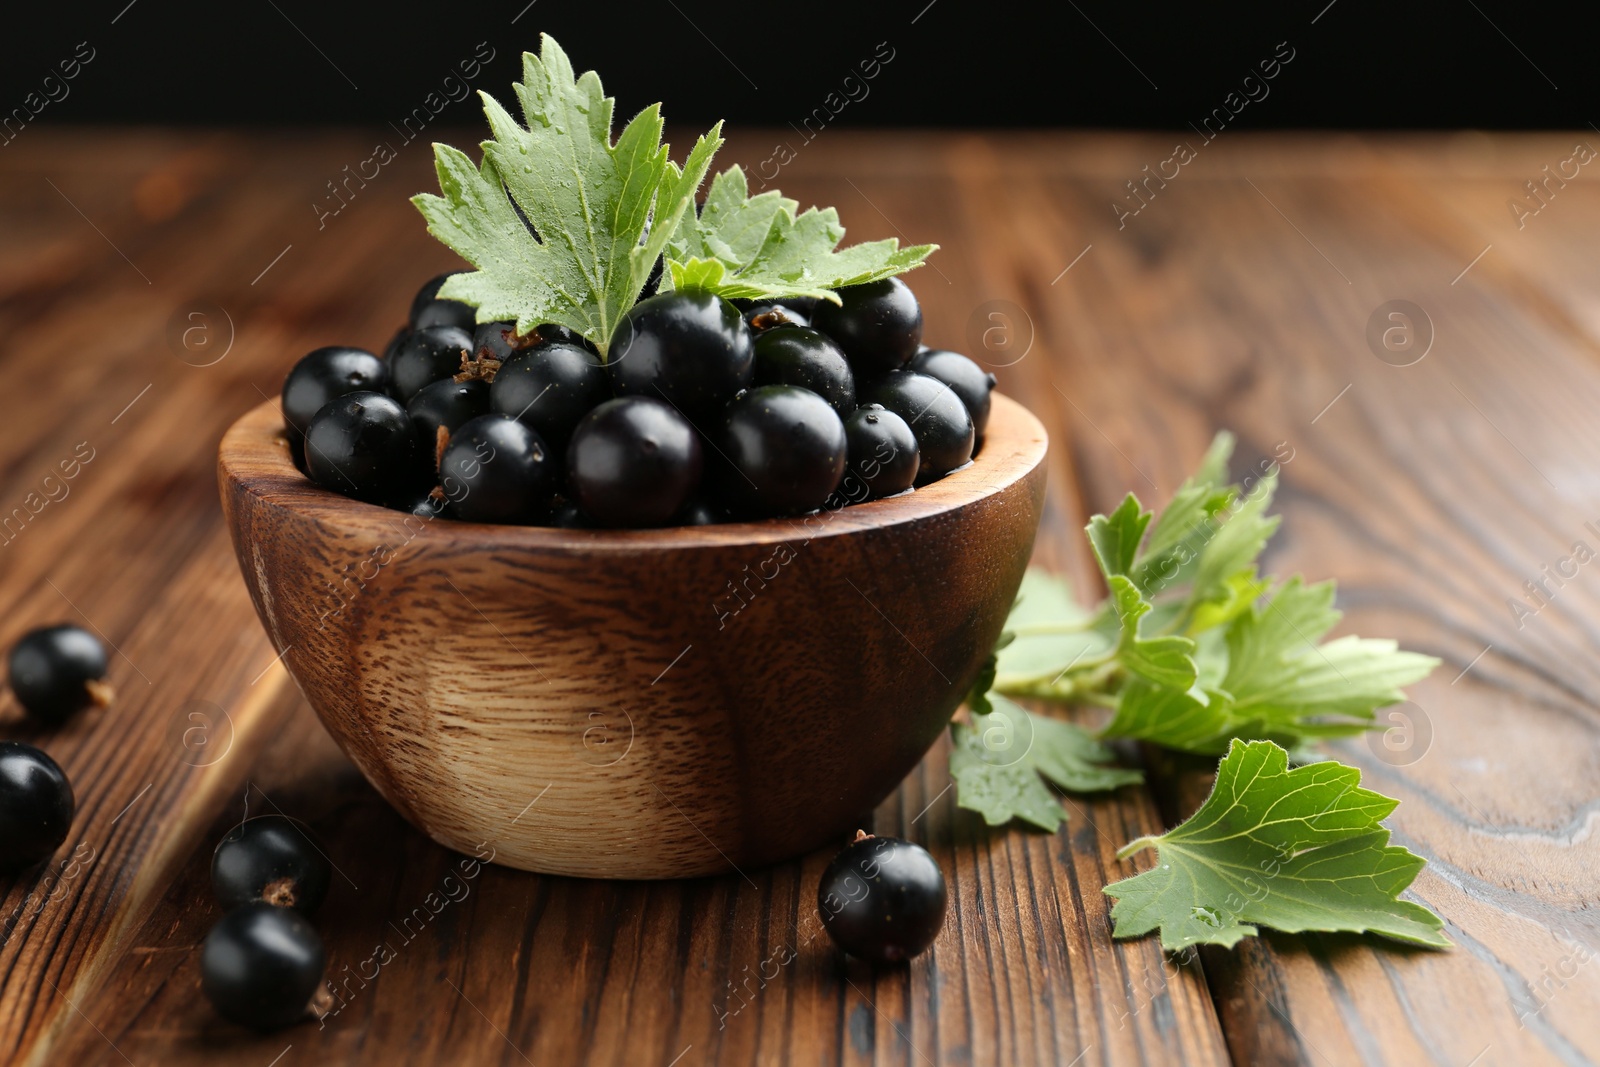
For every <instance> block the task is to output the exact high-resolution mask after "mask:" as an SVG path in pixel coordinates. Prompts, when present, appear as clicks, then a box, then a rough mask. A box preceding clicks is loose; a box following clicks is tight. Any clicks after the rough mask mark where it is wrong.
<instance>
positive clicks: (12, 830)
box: [0, 741, 75, 874]
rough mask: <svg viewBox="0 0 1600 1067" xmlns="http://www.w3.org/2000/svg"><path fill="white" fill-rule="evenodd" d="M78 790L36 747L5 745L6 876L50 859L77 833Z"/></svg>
mask: <svg viewBox="0 0 1600 1067" xmlns="http://www.w3.org/2000/svg"><path fill="white" fill-rule="evenodd" d="M74 810H75V803H74V801H73V798H72V785H71V784H70V783H69V782H68V781H67V776H66V775H65V774H63V773H62V771H61V767H60V766H59V765H57V763H56V761H55V760H53V759H51V758H50V757H49V756H47V755H45V754H44V753H43V752H42V751H40V750H39V749H37V748H34V747H33V746H32V745H25V744H23V743H22V742H20V741H0V871H3V872H5V873H8V874H9V873H13V872H16V871H20V870H24V869H26V868H28V867H32V866H33V865H34V864H35V863H38V862H39V861H40V860H42V859H44V858H46V857H47V856H49V855H50V854H51V853H52V852H54V851H55V850H56V849H57V848H58V847H60V845H61V842H63V841H65V840H66V839H67V831H68V830H71V829H72V813H73V811H74Z"/></svg>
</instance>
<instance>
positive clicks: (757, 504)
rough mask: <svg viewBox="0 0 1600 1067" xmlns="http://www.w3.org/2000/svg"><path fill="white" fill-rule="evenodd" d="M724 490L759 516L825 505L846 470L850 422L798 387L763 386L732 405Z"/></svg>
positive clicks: (725, 438)
mask: <svg viewBox="0 0 1600 1067" xmlns="http://www.w3.org/2000/svg"><path fill="white" fill-rule="evenodd" d="M721 441H722V454H723V456H725V457H726V458H727V461H728V462H729V463H730V464H731V465H732V467H733V470H732V471H731V472H728V474H727V475H726V476H725V477H723V478H722V482H723V486H722V488H723V491H724V492H725V493H727V494H728V495H729V497H730V498H731V499H732V500H733V501H735V502H736V503H737V505H738V507H739V510H740V511H741V512H745V513H748V514H751V515H754V516H763V517H764V516H770V515H801V514H804V513H805V512H808V511H815V510H816V509H817V508H820V507H821V506H822V505H823V503H824V502H825V501H826V500H827V499H828V496H829V494H831V493H832V492H833V490H834V489H835V488H836V487H837V486H838V484H839V479H840V477H841V476H843V474H844V465H845V449H846V445H845V434H844V423H843V422H842V421H840V419H839V415H838V413H837V412H836V411H834V410H833V408H832V407H830V406H829V405H828V402H827V401H826V400H824V399H822V397H820V396H818V395H817V394H816V393H813V392H812V391H811V390H809V389H802V388H800V387H799V386H794V385H763V386H758V387H757V388H755V389H751V390H750V391H749V392H747V393H744V394H743V395H741V396H739V397H738V398H737V399H735V400H734V401H733V402H732V403H731V404H729V405H728V407H727V413H726V416H725V419H724V422H723V426H722V433H721Z"/></svg>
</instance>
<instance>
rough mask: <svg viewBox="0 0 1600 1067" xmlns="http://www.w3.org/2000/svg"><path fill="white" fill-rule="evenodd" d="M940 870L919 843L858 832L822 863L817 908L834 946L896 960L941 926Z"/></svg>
mask: <svg viewBox="0 0 1600 1067" xmlns="http://www.w3.org/2000/svg"><path fill="white" fill-rule="evenodd" d="M945 902H946V891H945V884H944V873H943V872H942V871H940V870H939V864H938V863H936V862H935V861H934V858H933V856H931V855H929V853H928V850H927V849H925V848H923V847H922V846H921V845H914V844H912V843H911V842H909V841H902V840H900V839H899V838H897V837H870V836H867V835H865V834H863V835H860V836H858V837H857V838H856V840H855V841H853V842H852V843H850V844H848V845H846V846H845V847H844V849H843V850H842V851H841V852H840V853H839V854H838V855H837V856H835V857H834V858H833V862H831V863H829V864H828V869H827V870H825V871H823V872H822V882H821V884H820V885H818V886H817V910H818V912H819V913H820V914H821V916H822V925H823V927H824V928H826V929H827V931H828V936H830V937H832V938H833V941H834V944H836V945H838V946H839V947H840V948H842V949H844V950H845V951H846V952H848V953H850V955H852V956H856V957H858V958H860V959H864V960H867V961H869V962H872V963H887V964H893V963H902V962H904V961H906V960H909V959H910V958H911V957H913V956H915V955H917V954H918V953H920V952H922V951H923V950H925V949H926V948H927V947H928V946H929V945H931V944H933V941H934V938H936V937H938V936H939V928H940V927H941V926H943V925H944V910H945Z"/></svg>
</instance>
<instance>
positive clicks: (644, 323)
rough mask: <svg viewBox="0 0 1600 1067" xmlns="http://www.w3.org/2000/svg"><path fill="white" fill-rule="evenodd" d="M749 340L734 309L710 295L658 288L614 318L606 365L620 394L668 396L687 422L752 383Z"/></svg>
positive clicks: (655, 397) (662, 398) (752, 350)
mask: <svg viewBox="0 0 1600 1067" xmlns="http://www.w3.org/2000/svg"><path fill="white" fill-rule="evenodd" d="M753 365H754V346H753V345H752V344H751V339H750V328H749V327H748V326H746V325H745V322H744V320H743V319H742V318H740V317H739V312H738V309H736V308H735V307H734V306H733V305H732V304H730V303H728V302H727V301H726V300H724V299H722V298H721V297H719V296H716V295H713V294H711V293H663V294H661V295H660V296H652V297H649V298H647V299H644V300H641V301H639V302H638V303H637V304H635V305H634V306H633V307H632V308H631V309H630V310H629V311H628V313H627V314H626V315H624V316H623V317H622V319H621V320H620V321H619V322H618V323H617V328H616V329H615V330H614V331H613V332H612V334H611V347H610V350H609V351H608V352H607V355H606V371H607V373H608V374H609V375H610V377H611V386H612V388H613V389H614V390H615V391H616V393H617V395H618V396H648V397H651V398H653V399H656V400H665V401H667V402H668V403H669V404H671V405H672V406H673V407H675V408H677V409H678V411H679V412H680V413H681V414H682V415H683V416H684V417H685V418H687V419H689V420H690V421H691V422H695V421H697V420H700V419H703V418H705V417H706V416H709V415H711V414H713V413H714V412H715V411H716V410H717V409H718V408H719V407H721V406H722V405H723V404H725V403H727V402H728V401H729V400H731V399H733V396H734V394H736V393H738V392H739V390H741V389H743V388H745V387H746V386H748V385H749V384H750V374H751V370H752V368H753Z"/></svg>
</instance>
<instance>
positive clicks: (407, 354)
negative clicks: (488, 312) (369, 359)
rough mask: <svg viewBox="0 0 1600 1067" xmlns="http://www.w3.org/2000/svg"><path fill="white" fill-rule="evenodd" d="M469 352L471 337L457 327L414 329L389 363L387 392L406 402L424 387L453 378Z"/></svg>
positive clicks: (468, 356)
mask: <svg viewBox="0 0 1600 1067" xmlns="http://www.w3.org/2000/svg"><path fill="white" fill-rule="evenodd" d="M472 352H473V345H472V335H471V334H470V333H468V332H467V331H466V330H463V329H460V328H459V327H456V326H429V327H427V328H425V329H421V330H413V331H412V332H411V333H410V334H409V335H408V336H407V337H406V339H405V340H403V341H401V342H400V344H399V345H398V346H396V348H395V350H394V356H393V357H392V358H391V359H390V360H389V379H390V389H391V391H392V392H393V393H394V395H395V397H396V398H397V399H398V400H399V401H400V402H401V403H402V404H404V403H407V402H409V401H410V400H411V398H412V397H414V396H416V395H417V394H418V393H419V392H421V391H422V387H423V386H425V385H430V384H432V383H433V382H437V381H442V380H444V379H445V378H453V377H455V375H456V372H457V371H459V370H461V363H462V360H463V359H464V358H471V356H472Z"/></svg>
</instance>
